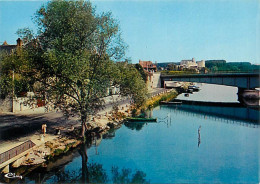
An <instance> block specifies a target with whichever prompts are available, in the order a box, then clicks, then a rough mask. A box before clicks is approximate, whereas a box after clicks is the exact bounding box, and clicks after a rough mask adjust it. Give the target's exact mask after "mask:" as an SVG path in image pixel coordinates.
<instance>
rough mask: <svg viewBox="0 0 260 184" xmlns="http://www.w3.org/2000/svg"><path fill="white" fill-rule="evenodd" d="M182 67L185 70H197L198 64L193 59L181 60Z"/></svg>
mask: <svg viewBox="0 0 260 184" xmlns="http://www.w3.org/2000/svg"><path fill="white" fill-rule="evenodd" d="M180 65H181V66H183V67H184V68H196V67H197V66H198V64H197V63H196V61H195V58H192V60H181V63H180Z"/></svg>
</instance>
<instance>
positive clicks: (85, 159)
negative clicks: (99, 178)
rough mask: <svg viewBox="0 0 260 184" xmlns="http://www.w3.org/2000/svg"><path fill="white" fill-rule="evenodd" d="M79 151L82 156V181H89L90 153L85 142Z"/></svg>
mask: <svg viewBox="0 0 260 184" xmlns="http://www.w3.org/2000/svg"><path fill="white" fill-rule="evenodd" d="M79 153H80V155H81V158H82V162H81V163H82V183H89V172H88V155H87V148H86V145H85V144H82V145H81V149H80V150H79Z"/></svg>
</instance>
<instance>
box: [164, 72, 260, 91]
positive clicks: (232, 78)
mask: <svg viewBox="0 0 260 184" xmlns="http://www.w3.org/2000/svg"><path fill="white" fill-rule="evenodd" d="M259 77H260V74H259V73H229V74H225V73H223V74H187V75H161V77H160V78H161V87H162V88H163V87H165V81H182V82H198V83H208V84H218V85H226V86H234V87H237V88H238V89H239V90H242V89H255V88H258V87H260V84H259Z"/></svg>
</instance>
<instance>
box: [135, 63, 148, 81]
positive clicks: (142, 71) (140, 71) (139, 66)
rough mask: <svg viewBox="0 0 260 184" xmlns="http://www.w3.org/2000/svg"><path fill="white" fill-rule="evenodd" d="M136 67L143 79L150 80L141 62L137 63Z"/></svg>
mask: <svg viewBox="0 0 260 184" xmlns="http://www.w3.org/2000/svg"><path fill="white" fill-rule="evenodd" d="M135 68H136V69H137V70H138V71H139V73H140V74H141V76H142V79H143V80H144V81H145V82H147V80H148V74H147V73H145V71H144V69H143V67H142V66H141V65H140V64H139V63H137V64H135Z"/></svg>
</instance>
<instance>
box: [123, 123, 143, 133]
mask: <svg viewBox="0 0 260 184" xmlns="http://www.w3.org/2000/svg"><path fill="white" fill-rule="evenodd" d="M145 124H146V123H144V122H125V124H124V125H125V126H126V127H127V128H129V129H131V130H136V131H140V130H141V129H142V128H143V127H144V125H145Z"/></svg>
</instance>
